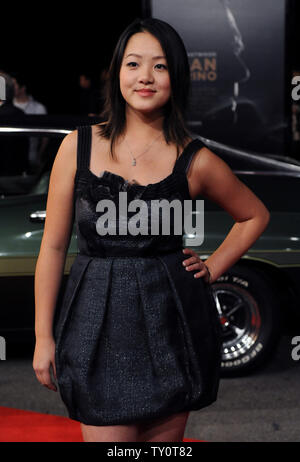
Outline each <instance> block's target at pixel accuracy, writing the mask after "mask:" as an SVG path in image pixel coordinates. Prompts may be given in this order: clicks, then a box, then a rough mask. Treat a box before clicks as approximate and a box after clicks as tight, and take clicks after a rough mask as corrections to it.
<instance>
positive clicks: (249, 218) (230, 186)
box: [196, 148, 270, 282]
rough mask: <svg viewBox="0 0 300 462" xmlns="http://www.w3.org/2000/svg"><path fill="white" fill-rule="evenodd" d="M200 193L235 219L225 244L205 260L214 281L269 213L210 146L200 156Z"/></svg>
mask: <svg viewBox="0 0 300 462" xmlns="http://www.w3.org/2000/svg"><path fill="white" fill-rule="evenodd" d="M196 176H197V179H198V181H199V194H200V195H202V196H204V197H206V198H208V199H210V200H211V201H213V202H215V203H217V204H218V205H219V206H220V207H221V208H223V209H224V210H225V211H226V212H228V213H229V214H230V215H231V216H232V218H233V219H234V220H235V222H236V223H235V224H234V225H233V227H232V228H231V230H230V231H229V233H228V234H227V236H226V238H225V239H224V241H223V242H222V244H221V245H220V246H219V247H218V248H217V249H216V250H215V251H214V252H213V254H212V255H211V256H210V257H209V258H208V259H207V260H206V261H205V264H206V265H207V267H208V269H209V271H210V274H211V281H210V282H214V281H216V280H217V279H218V277H219V276H221V275H222V274H223V273H224V272H225V271H226V270H227V269H228V268H230V267H231V266H232V265H233V264H234V263H236V262H237V261H238V260H239V259H240V258H241V257H242V255H244V254H245V253H246V252H247V250H248V249H249V248H250V247H251V246H252V245H253V244H254V242H255V241H256V240H257V239H258V238H259V236H260V235H261V234H262V233H263V231H264V230H265V228H266V227H267V225H268V223H269V219H270V213H269V211H268V210H267V208H266V207H265V206H264V204H263V203H262V202H261V200H260V199H259V198H258V197H257V196H256V195H255V194H254V193H253V192H252V191H251V190H250V189H249V188H248V187H247V186H246V185H245V184H244V183H242V182H241V181H240V180H239V179H238V178H237V176H236V175H235V174H234V173H233V172H232V170H231V169H230V167H229V166H228V165H227V164H226V163H225V162H224V161H223V160H222V159H220V158H219V157H218V156H217V155H216V154H214V153H213V152H212V151H210V150H209V149H208V148H202V149H201V154H200V155H199V156H198V158H197V163H196Z"/></svg>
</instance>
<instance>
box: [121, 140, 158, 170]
mask: <svg viewBox="0 0 300 462" xmlns="http://www.w3.org/2000/svg"><path fill="white" fill-rule="evenodd" d="M161 135H162V133H160V134H159V135H158V136H157V137H156V138H154V140H153V141H152V142H151V143H149V144H147V146H146V148H145V149H144V151H143V152H142V153H141V154H139V155H138V156H134V155H133V153H132V151H131V148H130V146H129V144H128V142H127V141H126V139H125V138H124V141H125V143H126V145H127V147H128V149H129V152H130V155H131V157H132V162H131V165H133V166H134V167H135V166H136V160H137V159H138V158H139V157H141V156H142V155H143V154H146V152H147V151H149V149H150V148H151V146H152V145H153V144H154V143H155V141H157V140H158V138H159V137H160V136H161Z"/></svg>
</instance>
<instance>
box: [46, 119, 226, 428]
mask: <svg viewBox="0 0 300 462" xmlns="http://www.w3.org/2000/svg"><path fill="white" fill-rule="evenodd" d="M201 147H203V143H202V142H201V141H200V140H198V139H195V140H193V141H191V142H190V143H189V144H188V146H187V147H186V148H185V149H184V151H183V152H182V154H181V155H180V156H179V158H178V159H177V161H176V163H175V166H174V169H173V172H172V173H171V175H169V176H168V177H167V178H165V179H164V180H162V181H160V182H158V183H153V184H149V185H147V186H142V185H139V184H136V183H128V182H127V181H126V180H125V179H124V178H122V177H121V176H119V175H117V174H114V173H111V172H108V171H104V172H103V174H102V175H99V176H96V175H95V174H94V173H92V172H91V171H90V170H89V165H90V148H91V127H79V129H78V151H77V172H76V177H75V203H74V207H75V209H74V212H75V223H76V229H77V240H78V255H77V256H76V258H75V261H74V263H73V265H72V267H71V270H70V275H69V278H68V282H67V286H66V289H65V292H64V296H63V299H62V302H61V303H60V305H57V307H56V312H55V319H54V338H55V342H56V351H55V361H56V371H57V381H58V387H59V392H60V395H61V398H62V400H63V402H64V403H65V405H66V408H67V410H68V414H69V417H70V418H71V419H74V420H77V421H80V422H82V423H84V424H86V425H117V424H119V425H121V424H130V423H137V422H139V421H145V420H148V419H155V418H159V417H163V416H168V415H171V414H174V413H177V412H183V411H188V410H197V409H200V408H203V407H205V406H208V405H209V404H211V403H213V402H214V401H215V400H216V398H217V392H218V387H219V373H220V363H221V332H220V324H219V320H218V314H217V309H216V306H215V304H214V301H213V295H212V290H211V287H210V285H209V284H207V283H205V281H204V280H203V278H194V277H193V274H194V273H195V271H189V272H188V271H186V269H185V268H184V267H183V265H182V261H183V260H185V259H186V258H187V255H184V254H183V252H182V249H183V240H182V235H175V234H174V233H173V234H172V229H173V228H171V230H170V235H168V236H166V235H164V234H163V233H160V234H158V235H151V233H150V231H149V234H148V235H137V236H132V235H131V234H127V235H124V236H120V235H118V233H117V234H116V235H109V234H107V235H104V236H100V235H99V234H98V232H97V229H96V222H97V219H98V218H99V217H100V216H101V213H100V212H97V211H96V205H97V202H98V201H99V200H101V199H105V198H106V199H111V200H113V201H114V202H115V204H116V209H117V210H118V204H119V202H118V201H119V192H120V191H125V192H127V201H128V202H129V201H130V200H133V199H143V200H144V201H145V203H146V204H147V212H146V214H151V210H150V204H151V200H154V199H163V198H165V199H167V200H168V201H171V200H172V199H177V200H180V201H181V202H183V201H184V200H191V197H190V195H189V189H188V182H187V176H186V173H187V170H188V166H189V164H190V161H191V159H192V156H193V155H194V154H195V152H197V151H198V150H199V149H200V148H201ZM135 213H136V212H135ZM127 218H128V219H129V218H130V214H129V213H128V217H127ZM124 219H125V218H124ZM121 220H122V217H121V218H120V217H118V216H117V214H116V223H115V224H114V225H115V226H116V228H117V229H118V228H119V226H120V224H121V223H120V221H121ZM112 225H113V224H110V225H109V226H112Z"/></svg>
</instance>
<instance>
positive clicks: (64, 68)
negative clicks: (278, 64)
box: [0, 0, 300, 114]
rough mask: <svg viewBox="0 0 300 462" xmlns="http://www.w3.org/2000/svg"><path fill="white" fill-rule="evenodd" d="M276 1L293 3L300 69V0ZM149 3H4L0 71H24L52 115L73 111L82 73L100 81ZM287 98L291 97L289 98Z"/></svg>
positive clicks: (292, 31) (295, 65) (292, 43)
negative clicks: (120, 40) (129, 28)
mask: <svg viewBox="0 0 300 462" xmlns="http://www.w3.org/2000/svg"><path fill="white" fill-rule="evenodd" d="M274 1H276V2H285V1H287V4H288V5H289V10H290V12H291V14H289V19H288V27H287V44H286V46H287V49H288V54H289V60H290V61H291V62H290V63H287V67H288V66H289V68H290V67H291V68H292V69H293V70H295V71H299V74H300V51H299V50H300V47H299V43H300V27H299V24H300V0H274ZM183 2H184V0H183ZM61 3H63V2H61ZM63 4H64V5H65V3H63ZM145 4H147V1H143V0H130V1H129V0H128V1H112V0H111V1H106V2H103V1H102V2H96V3H94V2H93V3H92V2H85V3H81V4H77V3H69V4H68V5H69V6H68V8H66V7H65V6H64V7H63V8H62V5H61V4H55V3H50V2H43V3H42V2H40V3H38V4H35V6H33V5H32V4H30V3H28V2H26V3H23V4H19V3H18V4H16V3H11V4H1V7H0V21H1V22H0V70H4V71H7V72H13V71H21V72H22V73H23V74H24V75H25V78H26V80H27V82H28V90H29V92H30V93H31V94H32V95H33V96H34V97H35V99H37V100H38V101H40V102H42V103H43V104H45V105H46V107H47V110H48V113H49V114H74V113H76V107H77V101H78V90H79V85H78V78H79V75H80V74H81V73H89V74H91V76H92V77H93V80H94V82H95V84H96V85H99V82H100V72H101V70H102V69H105V68H107V67H108V65H109V63H110V59H111V56H112V52H113V49H114V47H115V45H116V42H117V39H118V37H119V35H120V33H121V32H122V31H123V29H124V28H125V27H126V26H127V25H128V24H129V23H130V22H131V21H132V20H134V19H135V18H136V17H141V16H142V15H143V10H144V7H145ZM258 14H259V12H258ZM258 51H259V50H258ZM274 73H276V69H274ZM287 86H288V81H287ZM287 92H291V88H287ZM287 102H288V104H290V103H291V102H292V100H291V98H290V97H289V98H287Z"/></svg>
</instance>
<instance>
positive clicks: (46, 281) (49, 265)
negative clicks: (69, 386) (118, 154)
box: [33, 131, 77, 389]
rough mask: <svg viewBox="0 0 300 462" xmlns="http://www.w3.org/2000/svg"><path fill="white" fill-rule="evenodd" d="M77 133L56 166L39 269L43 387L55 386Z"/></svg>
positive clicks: (38, 354) (38, 356) (38, 358)
mask: <svg viewBox="0 0 300 462" xmlns="http://www.w3.org/2000/svg"><path fill="white" fill-rule="evenodd" d="M76 148H77V132H76V131H74V132H72V133H70V134H69V135H67V136H66V137H65V138H64V140H63V142H62V143H61V146H60V148H59V150H58V152H57V155H56V157H55V161H54V163H53V167H52V171H51V175H50V181H49V191H48V199H47V207H46V221H45V227H44V233H43V238H42V242H41V247H40V252H39V256H38V259H37V264H36V269H35V285H34V291H35V336H36V349H35V355H34V361H33V367H34V369H35V372H36V375H37V377H38V379H39V381H40V382H41V383H43V385H46V386H48V387H49V388H51V389H53V388H52V387H51V381H50V376H49V365H50V363H51V364H52V365H53V368H54V370H55V364H54V357H53V356H54V355H53V353H54V351H53V346H54V340H53V318H54V311H55V306H56V301H57V296H58V292H59V288H60V284H61V279H62V276H63V271H64V266H65V260H66V253H67V250H68V247H69V243H70V238H71V233H72V228H73V219H74V217H73V210H74V176H75V172H76Z"/></svg>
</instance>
